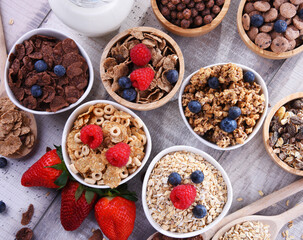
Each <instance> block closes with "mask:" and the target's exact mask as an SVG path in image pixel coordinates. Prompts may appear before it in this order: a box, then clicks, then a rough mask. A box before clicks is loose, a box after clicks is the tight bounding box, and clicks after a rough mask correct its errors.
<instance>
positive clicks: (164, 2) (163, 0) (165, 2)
mask: <svg viewBox="0 0 303 240" xmlns="http://www.w3.org/2000/svg"><path fill="white" fill-rule="evenodd" d="M168 1H169V0H161V3H162V4H163V5H166V4H167V3H168Z"/></svg>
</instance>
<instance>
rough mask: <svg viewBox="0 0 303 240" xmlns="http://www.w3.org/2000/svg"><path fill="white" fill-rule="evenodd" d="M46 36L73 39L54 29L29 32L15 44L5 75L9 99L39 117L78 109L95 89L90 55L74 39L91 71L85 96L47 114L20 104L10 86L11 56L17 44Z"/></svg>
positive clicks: (7, 61) (6, 65) (38, 29)
mask: <svg viewBox="0 0 303 240" xmlns="http://www.w3.org/2000/svg"><path fill="white" fill-rule="evenodd" d="M37 34H40V35H46V36H52V37H56V38H58V39H59V40H63V39H65V38H71V39H73V38H72V37H70V36H68V35H66V34H65V33H63V32H61V31H58V30H55V29H52V28H37V29H33V30H31V31H29V32H26V33H25V34H23V35H22V36H21V37H20V38H18V40H17V41H16V42H15V43H14V44H13V46H12V48H11V50H10V52H9V54H8V58H7V59H6V64H5V75H4V82H5V90H6V93H7V95H8V97H9V99H10V100H11V101H12V102H13V103H14V104H15V105H16V106H17V107H18V108H20V109H22V110H24V111H26V112H30V113H32V114H37V115H54V114H58V113H62V112H65V111H68V110H70V109H72V108H74V107H76V106H77V105H79V104H80V103H81V102H82V101H83V100H84V99H85V98H86V97H87V96H88V94H89V92H90V90H91V89H92V87H93V83H94V70H93V65H92V62H91V60H90V58H89V56H88V54H87V53H86V51H85V50H84V48H83V47H82V46H81V45H80V44H79V43H78V42H77V41H76V40H74V39H73V41H74V42H75V43H76V44H77V46H78V48H79V51H80V53H81V55H82V57H84V59H85V60H86V62H87V65H88V71H89V79H88V85H87V87H86V90H85V92H84V93H83V95H82V96H81V97H80V98H79V99H78V100H77V102H75V103H72V104H70V105H69V106H67V107H65V108H62V109H60V110H58V111H56V112H47V111H38V110H32V109H29V108H26V107H24V106H23V105H22V104H21V103H19V101H18V100H17V99H16V97H15V95H14V94H13V92H12V90H11V89H10V87H9V85H8V70H9V66H10V62H9V60H8V59H9V56H10V55H11V54H12V53H15V47H16V45H17V44H20V43H23V42H24V41H25V40H28V39H29V38H30V37H32V36H34V35H37Z"/></svg>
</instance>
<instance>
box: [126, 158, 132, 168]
mask: <svg viewBox="0 0 303 240" xmlns="http://www.w3.org/2000/svg"><path fill="white" fill-rule="evenodd" d="M132 162H133V160H132V157H129V159H128V162H127V163H126V166H127V167H129V166H132Z"/></svg>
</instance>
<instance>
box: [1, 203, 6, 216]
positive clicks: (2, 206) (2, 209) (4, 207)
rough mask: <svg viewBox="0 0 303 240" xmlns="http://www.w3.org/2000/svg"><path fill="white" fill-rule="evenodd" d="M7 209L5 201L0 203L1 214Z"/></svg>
mask: <svg viewBox="0 0 303 240" xmlns="http://www.w3.org/2000/svg"><path fill="white" fill-rule="evenodd" d="M5 209H6V205H5V203H4V202H3V201H0V213H3V212H4V211H5Z"/></svg>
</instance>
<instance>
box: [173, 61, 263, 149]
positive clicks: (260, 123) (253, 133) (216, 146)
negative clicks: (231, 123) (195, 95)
mask: <svg viewBox="0 0 303 240" xmlns="http://www.w3.org/2000/svg"><path fill="white" fill-rule="evenodd" d="M225 64H227V63H217V64H212V65H209V66H206V67H203V68H209V67H213V66H221V65H225ZM235 64H236V65H237V66H239V67H241V68H242V69H243V70H244V71H251V72H253V73H254V74H255V76H256V78H255V81H256V82H257V83H258V84H259V85H261V89H262V93H263V94H264V96H265V108H264V112H263V113H262V116H261V117H260V119H259V120H258V123H257V124H256V125H255V127H254V129H253V132H252V133H251V134H250V135H249V136H248V138H247V139H246V140H245V141H244V143H242V144H237V145H234V146H230V147H226V148H221V147H219V146H218V145H217V144H215V143H212V142H210V141H207V140H206V139H204V138H203V137H202V136H200V135H199V134H197V133H195V132H194V130H193V129H192V127H191V126H190V125H189V123H188V121H187V119H186V117H185V115H184V111H183V107H182V95H183V92H184V88H185V87H186V85H188V83H189V81H190V79H191V77H192V76H193V75H194V74H196V73H197V72H198V71H199V70H197V71H195V72H193V73H192V74H190V75H189V76H188V77H187V78H186V79H185V80H184V81H183V83H182V85H181V88H180V92H179V99H178V104H179V110H180V114H181V116H182V119H183V121H184V123H185V125H186V126H187V128H188V129H189V131H190V132H191V133H192V134H193V135H194V136H195V137H196V138H197V139H198V140H199V141H200V142H201V143H204V144H206V145H207V146H209V147H212V148H214V149H217V150H233V149H237V148H239V147H241V146H243V145H244V144H246V143H248V142H249V141H250V140H251V139H252V138H253V137H254V136H255V135H256V133H257V132H258V131H259V129H260V128H261V126H262V124H263V122H264V119H265V117H266V112H267V109H268V92H267V86H266V83H265V81H264V80H263V78H262V77H261V76H260V75H259V74H258V73H257V72H256V71H255V70H253V69H251V68H249V67H246V66H244V65H241V64H238V63H235Z"/></svg>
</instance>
